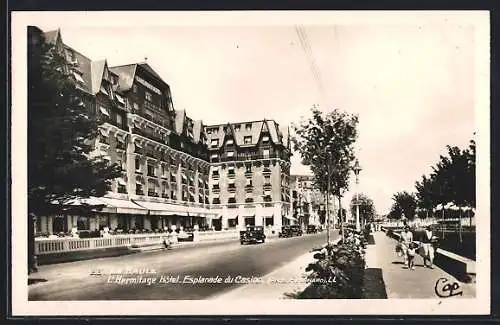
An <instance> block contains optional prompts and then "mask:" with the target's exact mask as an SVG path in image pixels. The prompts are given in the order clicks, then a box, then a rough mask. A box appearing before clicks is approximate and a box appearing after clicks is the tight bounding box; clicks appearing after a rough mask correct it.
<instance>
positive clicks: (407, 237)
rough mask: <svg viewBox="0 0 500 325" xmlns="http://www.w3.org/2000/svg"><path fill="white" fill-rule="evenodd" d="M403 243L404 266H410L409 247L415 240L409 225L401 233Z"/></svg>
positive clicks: (400, 240)
mask: <svg viewBox="0 0 500 325" xmlns="http://www.w3.org/2000/svg"><path fill="white" fill-rule="evenodd" d="M399 242H400V244H401V251H402V253H403V258H404V261H403V263H404V265H403V268H407V267H408V248H409V247H410V243H411V242H413V233H412V232H411V230H410V227H409V226H405V227H404V230H403V232H402V233H401V237H400V239H399Z"/></svg>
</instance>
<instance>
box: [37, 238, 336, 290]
mask: <svg viewBox="0 0 500 325" xmlns="http://www.w3.org/2000/svg"><path fill="white" fill-rule="evenodd" d="M336 236H338V235H336V233H335V234H334V235H332V239H334V238H336ZM325 239H326V232H322V233H320V234H315V235H304V236H302V237H295V238H286V239H281V238H271V239H269V240H268V241H266V243H264V244H257V245H244V246H242V245H240V243H239V242H222V243H213V244H209V245H201V246H199V247H189V248H182V249H173V250H169V251H154V252H146V253H140V254H136V255H128V256H121V257H113V258H105V259H98V260H90V261H80V262H74V263H65V264H58V265H50V266H43V267H41V269H40V272H38V273H35V274H33V275H32V276H30V278H43V279H46V280H47V281H46V282H40V283H37V284H32V285H30V286H29V293H28V299H29V300H119V299H120V300H138V299H139V300H168V299H204V298H207V297H210V296H212V295H215V294H221V293H223V292H227V291H230V290H232V289H234V288H236V287H238V286H241V285H243V284H244V283H242V282H243V279H240V281H239V282H240V283H224V281H223V280H224V279H225V278H226V277H227V276H231V277H233V279H236V277H237V276H241V277H245V278H247V279H250V280H251V277H260V276H264V275H266V274H268V273H270V272H272V271H273V270H275V269H277V268H279V267H281V266H283V265H285V264H286V263H288V262H291V261H292V260H293V259H294V258H296V257H298V256H300V255H302V254H304V253H306V252H307V251H309V250H310V249H312V248H313V247H318V246H320V245H321V244H323V243H324V242H325ZM96 269H101V271H102V272H103V273H115V272H120V270H124V269H125V270H127V271H129V272H130V271H131V272H141V271H142V272H145V271H149V272H156V273H154V274H140V275H139V274H123V271H121V273H122V278H119V276H120V275H115V276H110V275H109V274H108V275H101V276H96V275H90V274H91V272H92V271H93V270H96ZM140 276H142V279H143V280H145V279H147V278H150V281H151V279H152V278H154V279H156V280H155V281H156V282H155V283H153V284H151V285H148V284H147V283H141V284H137V283H135V284H134V283H128V284H124V283H116V281H117V280H120V279H122V280H123V279H124V278H129V279H132V278H133V279H138V278H139V277H140ZM217 276H218V277H220V278H222V283H215V284H214V283H204V284H201V283H198V284H193V283H159V281H160V280H161V279H163V280H165V279H178V281H180V282H183V281H184V280H186V279H188V278H187V277H190V278H191V279H197V278H198V277H203V278H209V277H212V278H215V277H217ZM161 277H163V278H161ZM146 281H147V280H146ZM187 281H189V280H187ZM109 282H111V283H109Z"/></svg>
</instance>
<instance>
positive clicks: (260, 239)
mask: <svg viewBox="0 0 500 325" xmlns="http://www.w3.org/2000/svg"><path fill="white" fill-rule="evenodd" d="M265 241H266V235H265V234H264V227H262V226H247V227H246V229H245V230H242V231H240V243H241V244H242V245H244V244H248V243H252V244H257V243H264V242H265Z"/></svg>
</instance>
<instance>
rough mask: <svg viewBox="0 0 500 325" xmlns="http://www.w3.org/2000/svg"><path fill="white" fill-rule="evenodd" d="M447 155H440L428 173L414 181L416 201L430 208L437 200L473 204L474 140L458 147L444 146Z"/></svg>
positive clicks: (438, 202) (471, 205) (420, 205)
mask: <svg viewBox="0 0 500 325" xmlns="http://www.w3.org/2000/svg"><path fill="white" fill-rule="evenodd" d="M446 148H447V155H446V156H444V155H441V156H440V157H439V161H438V162H437V164H436V165H435V166H433V167H432V173H431V174H430V175H429V176H425V175H423V176H422V179H421V181H417V182H416V184H415V187H416V189H417V199H418V205H419V207H420V208H422V209H428V210H431V209H432V208H433V207H435V206H437V205H438V204H442V205H444V204H447V203H448V202H453V203H454V204H455V205H457V206H470V207H475V206H476V178H475V177H476V176H475V173H476V163H475V159H476V143H475V141H474V140H471V141H470V143H469V147H468V148H466V149H460V148H458V147H456V146H454V147H452V146H447V147H446Z"/></svg>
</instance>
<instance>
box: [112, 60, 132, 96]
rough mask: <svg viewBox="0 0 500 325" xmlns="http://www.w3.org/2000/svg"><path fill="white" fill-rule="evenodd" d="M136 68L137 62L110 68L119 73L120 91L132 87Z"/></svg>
mask: <svg viewBox="0 0 500 325" xmlns="http://www.w3.org/2000/svg"><path fill="white" fill-rule="evenodd" d="M136 68H137V64H135V63H133V64H127V65H121V66H117V67H110V68H109V70H111V71H112V72H114V73H115V74H117V75H118V89H117V91H118V92H124V91H128V90H130V88H132V84H133V83H134V76H135V70H136Z"/></svg>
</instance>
